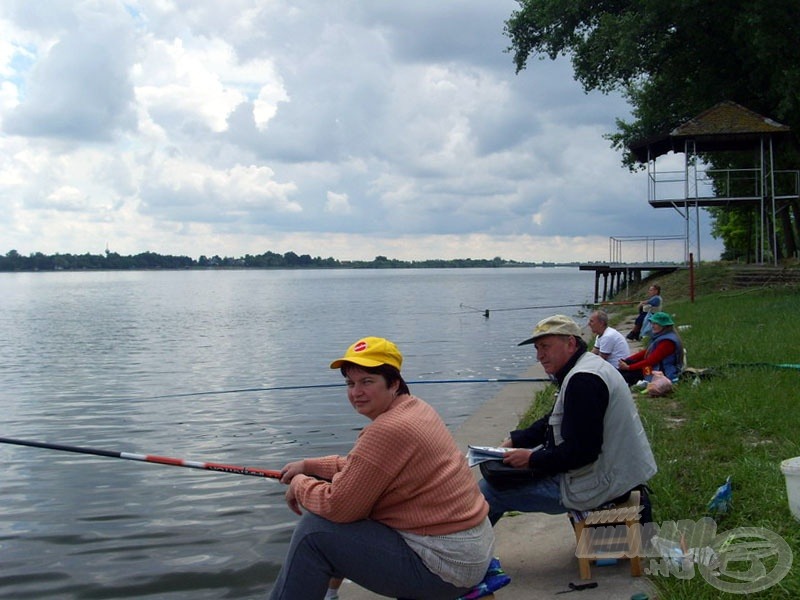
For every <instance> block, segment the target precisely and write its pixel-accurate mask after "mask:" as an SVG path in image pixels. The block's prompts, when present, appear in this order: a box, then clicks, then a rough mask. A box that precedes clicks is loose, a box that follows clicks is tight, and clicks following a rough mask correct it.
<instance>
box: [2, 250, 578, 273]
mask: <svg viewBox="0 0 800 600" xmlns="http://www.w3.org/2000/svg"><path fill="white" fill-rule="evenodd" d="M571 264H575V263H571ZM509 266H543V267H552V266H556V264H555V263H545V262H542V263H538V265H537V264H536V263H526V262H518V261H514V260H505V259H503V258H500V257H499V256H496V257H494V258H492V259H473V258H458V259H453V260H444V259H431V260H421V261H416V260H414V261H405V260H397V259H395V258H387V257H385V256H376V257H375V258H374V259H373V260H369V261H359V260H353V261H340V260H337V259H335V258H330V257H329V258H321V257H319V256H316V257H312V256H310V255H308V254H300V255H298V254H296V253H294V252H286V253H285V254H278V253H276V252H270V251H267V252H265V253H264V254H258V255H252V254H246V255H244V256H243V257H241V258H232V257H227V256H226V257H220V256H217V255H214V256H212V257H208V256H205V255H203V256H200V258H198V259H197V260H194V259H193V258H190V257H188V256H172V255H169V254H156V253H155V252H142V253H140V254H134V255H132V256H122V255H120V254H117V253H116V252H109V251H106V252H105V254H89V253H86V254H50V255H46V254H42V253H41V252H35V253H32V254H30V255H29V256H23V255H22V254H20V253H19V252H17V251H16V250H11V251H9V252H7V253H6V255H5V256H0V271H6V272H8V271H94V270H135V269H213V268H238V269H302V268H311V269H411V268H415V269H419V268H426V269H435V268H473V267H509Z"/></svg>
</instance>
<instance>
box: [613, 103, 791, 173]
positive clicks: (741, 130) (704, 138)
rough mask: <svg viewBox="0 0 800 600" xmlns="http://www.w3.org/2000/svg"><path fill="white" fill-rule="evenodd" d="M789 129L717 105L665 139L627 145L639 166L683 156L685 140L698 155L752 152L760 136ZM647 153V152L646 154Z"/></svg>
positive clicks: (735, 107) (749, 112) (738, 107)
mask: <svg viewBox="0 0 800 600" xmlns="http://www.w3.org/2000/svg"><path fill="white" fill-rule="evenodd" d="M789 134H791V129H790V128H789V126H788V125H782V124H781V123H778V122H777V121H773V120H772V119H770V118H769V117H765V116H762V115H759V114H758V113H756V112H753V111H752V110H749V109H747V108H745V107H744V106H741V105H739V104H736V103H735V102H730V101H726V102H720V103H719V104H717V105H715V106H712V107H711V108H709V109H708V110H706V111H703V112H702V113H700V114H699V115H697V116H696V117H694V118H691V119H689V120H688V121H685V122H684V123H682V124H681V125H678V126H677V127H676V128H675V129H673V130H672V131H670V132H669V133H668V134H666V135H657V136H652V137H650V138H646V139H642V140H636V141H634V142H631V143H630V144H629V145H628V148H629V149H630V151H631V153H632V154H633V156H634V157H635V158H636V160H638V161H639V162H647V161H648V160H649V159H654V158H656V157H658V156H661V155H662V154H666V153H667V152H670V151H673V152H683V151H684V147H685V144H684V142H685V141H686V140H687V139H692V140H694V143H695V150H696V151H698V152H704V151H706V152H710V151H722V150H741V149H746V148H752V147H754V146H755V144H756V143H757V142H758V141H759V140H761V139H762V138H763V137H764V136H768V137H769V136H779V137H783V136H788V135H789ZM648 150H649V151H648Z"/></svg>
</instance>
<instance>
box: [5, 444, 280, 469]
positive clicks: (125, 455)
mask: <svg viewBox="0 0 800 600" xmlns="http://www.w3.org/2000/svg"><path fill="white" fill-rule="evenodd" d="M0 443H2V444H15V445H17V446H29V447H31V448H45V449H47V450H59V451H61V452H77V453H79V454H93V455H95V456H104V457H107V458H121V459H124V460H137V461H140V462H148V463H154V464H159V465H169V466H172V467H187V468H189V469H204V470H206V471H219V472H221V473H233V474H234V475H251V476H253V477H265V478H268V479H280V478H281V472H280V471H273V470H269V469H257V468H255V467H240V466H237V465H225V464H222V463H212V462H198V461H195V460H184V459H182V458H172V457H170V456H155V455H153V454H135V453H133V452H113V451H111V450H99V449H97V448H84V447H81V446H65V445H63V444H49V443H46V442H33V441H30V440H18V439H14V438H6V437H0Z"/></svg>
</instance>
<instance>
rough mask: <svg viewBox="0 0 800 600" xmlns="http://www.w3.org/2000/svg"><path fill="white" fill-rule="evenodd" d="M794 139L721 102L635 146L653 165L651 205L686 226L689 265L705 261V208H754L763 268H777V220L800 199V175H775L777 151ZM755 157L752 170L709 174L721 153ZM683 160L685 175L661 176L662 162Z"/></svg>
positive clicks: (638, 157) (756, 116)
mask: <svg viewBox="0 0 800 600" xmlns="http://www.w3.org/2000/svg"><path fill="white" fill-rule="evenodd" d="M790 137H791V130H790V129H789V127H788V126H786V125H782V124H780V123H777V122H776V121H773V120H772V119H769V118H767V117H764V116H762V115H759V114H757V113H755V112H753V111H751V110H748V109H746V108H744V107H743V106H740V105H738V104H736V103H734V102H721V103H720V104H717V105H716V106H714V107H712V108H710V109H708V110H706V111H705V112H703V113H701V114H699V115H697V116H696V117H694V118H693V119H689V120H688V121H686V122H685V123H683V124H682V125H679V126H678V127H676V128H675V129H673V130H672V131H670V132H669V133H668V134H665V135H659V136H655V137H652V138H648V139H645V140H639V141H636V142H633V143H631V144H630V146H629V148H630V150H631V153H632V154H633V156H634V157H635V158H636V160H638V161H639V162H641V163H644V164H646V165H647V181H648V189H647V201H648V202H649V203H650V205H651V206H653V207H654V208H672V209H673V210H675V211H677V212H678V213H679V214H680V216H681V217H682V218H683V220H684V228H685V236H686V244H685V260H686V261H688V257H689V255H690V254H693V255H694V257H695V258H696V259H697V261H698V262H700V260H701V248H700V216H699V215H700V212H699V211H700V208H703V207H711V206H729V205H731V204H740V205H741V204H745V203H746V204H750V205H752V206H756V207H758V213H759V225H758V229H757V231H756V238H757V239H756V256H755V260H756V262H758V263H765V262H770V261H772V262H775V264H777V260H778V257H777V252H776V251H775V248H777V239H776V235H777V234H776V218H777V213H778V210H779V207H778V202H780V201H781V200H797V199H798V198H800V172H799V171H778V170H775V161H774V152H775V145H776V144H778V143H781V142H782V141H784V140H787V139H789V138H790ZM726 151H728V152H730V151H750V152H752V156H753V157H754V164H753V166H752V167H751V168H745V169H706V168H705V164H704V163H703V157H704V156H709V155H712V154H713V153H717V152H726ZM669 152H673V153H675V154H683V158H684V164H683V169H682V171H674V170H673V171H658V170H657V169H656V162H657V159H658V158H659V157H661V156H664V155H666V154H668V153H669Z"/></svg>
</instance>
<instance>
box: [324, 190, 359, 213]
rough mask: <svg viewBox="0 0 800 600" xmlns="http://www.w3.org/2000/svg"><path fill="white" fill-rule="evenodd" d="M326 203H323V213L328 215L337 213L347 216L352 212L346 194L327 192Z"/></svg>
mask: <svg viewBox="0 0 800 600" xmlns="http://www.w3.org/2000/svg"><path fill="white" fill-rule="evenodd" d="M327 198H328V201H327V202H326V203H325V211H326V212H329V213H338V214H344V215H349V214H350V213H351V212H353V208H352V207H351V206H350V201H349V199H348V197H347V194H337V193H336V192H328V194H327Z"/></svg>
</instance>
